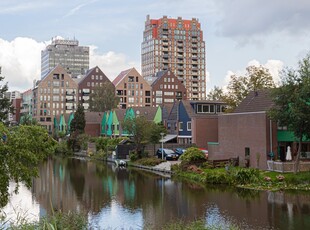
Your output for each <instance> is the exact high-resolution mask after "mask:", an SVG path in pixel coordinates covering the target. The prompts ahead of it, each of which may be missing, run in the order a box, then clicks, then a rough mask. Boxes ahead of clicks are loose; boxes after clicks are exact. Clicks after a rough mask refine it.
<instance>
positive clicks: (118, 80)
mask: <svg viewBox="0 0 310 230" xmlns="http://www.w3.org/2000/svg"><path fill="white" fill-rule="evenodd" d="M132 69H134V68H130V69H127V70H124V71H122V72H121V73H120V74H119V75H118V76H117V77H116V78H115V79H114V80H113V81H112V83H113V84H114V85H115V86H117V85H118V84H119V83H120V82H121V81H122V80H123V79H124V78H125V77H126V76H127V74H128V73H129V72H130V71H131V70H132Z"/></svg>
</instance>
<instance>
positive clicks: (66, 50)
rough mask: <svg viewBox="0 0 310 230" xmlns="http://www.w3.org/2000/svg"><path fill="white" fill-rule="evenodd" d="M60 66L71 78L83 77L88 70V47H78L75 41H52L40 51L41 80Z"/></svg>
mask: <svg viewBox="0 0 310 230" xmlns="http://www.w3.org/2000/svg"><path fill="white" fill-rule="evenodd" d="M58 64H60V65H61V66H62V67H63V68H64V69H65V70H66V72H67V73H68V74H69V75H71V77H76V76H78V75H80V74H82V75H84V74H85V73H86V72H87V70H88V69H89V47H86V46H79V42H78V41H77V40H63V39H53V40H52V44H50V45H48V46H47V47H46V48H45V50H42V51H41V79H43V78H44V77H45V76H46V75H47V73H48V72H49V71H50V70H52V69H54V68H55V67H56V66H57V65H58Z"/></svg>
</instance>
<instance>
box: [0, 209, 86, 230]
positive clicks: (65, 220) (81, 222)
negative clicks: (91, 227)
mask: <svg viewBox="0 0 310 230" xmlns="http://www.w3.org/2000/svg"><path fill="white" fill-rule="evenodd" d="M87 224H88V222H87V217H86V215H84V214H82V213H75V212H70V211H69V212H68V213H63V212H56V213H53V214H52V215H51V216H47V217H43V218H41V219H40V220H39V221H38V222H34V223H29V222H28V220H27V218H25V217H22V218H19V219H18V220H17V222H15V223H11V222H10V221H9V220H8V221H7V222H6V223H5V225H9V227H6V229H8V230H37V229H42V230H61V229H67V230H76V229H80V230H83V229H87ZM0 229H2V227H1V225H0Z"/></svg>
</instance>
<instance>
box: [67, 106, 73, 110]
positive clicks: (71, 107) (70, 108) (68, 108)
mask: <svg viewBox="0 0 310 230" xmlns="http://www.w3.org/2000/svg"><path fill="white" fill-rule="evenodd" d="M74 109H75V107H74V106H66V110H74Z"/></svg>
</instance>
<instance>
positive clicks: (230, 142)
mask: <svg viewBox="0 0 310 230" xmlns="http://www.w3.org/2000/svg"><path fill="white" fill-rule="evenodd" d="M268 92H269V91H258V92H251V93H249V95H248V96H247V97H246V98H245V99H244V100H243V101H242V103H241V104H240V105H239V106H238V107H237V108H236V109H235V111H234V112H233V113H228V114H222V115H220V116H219V118H218V143H208V147H209V148H208V149H209V159H210V160H213V159H228V158H235V157H239V162H240V164H241V165H244V166H249V167H255V168H261V169H267V159H268V155H269V153H270V152H273V153H275V154H277V148H278V143H277V124H276V123H275V122H272V121H271V120H270V119H269V118H268V116H267V111H268V110H269V109H270V108H271V107H272V105H273V103H272V100H271V98H270V96H269V93H268Z"/></svg>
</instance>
